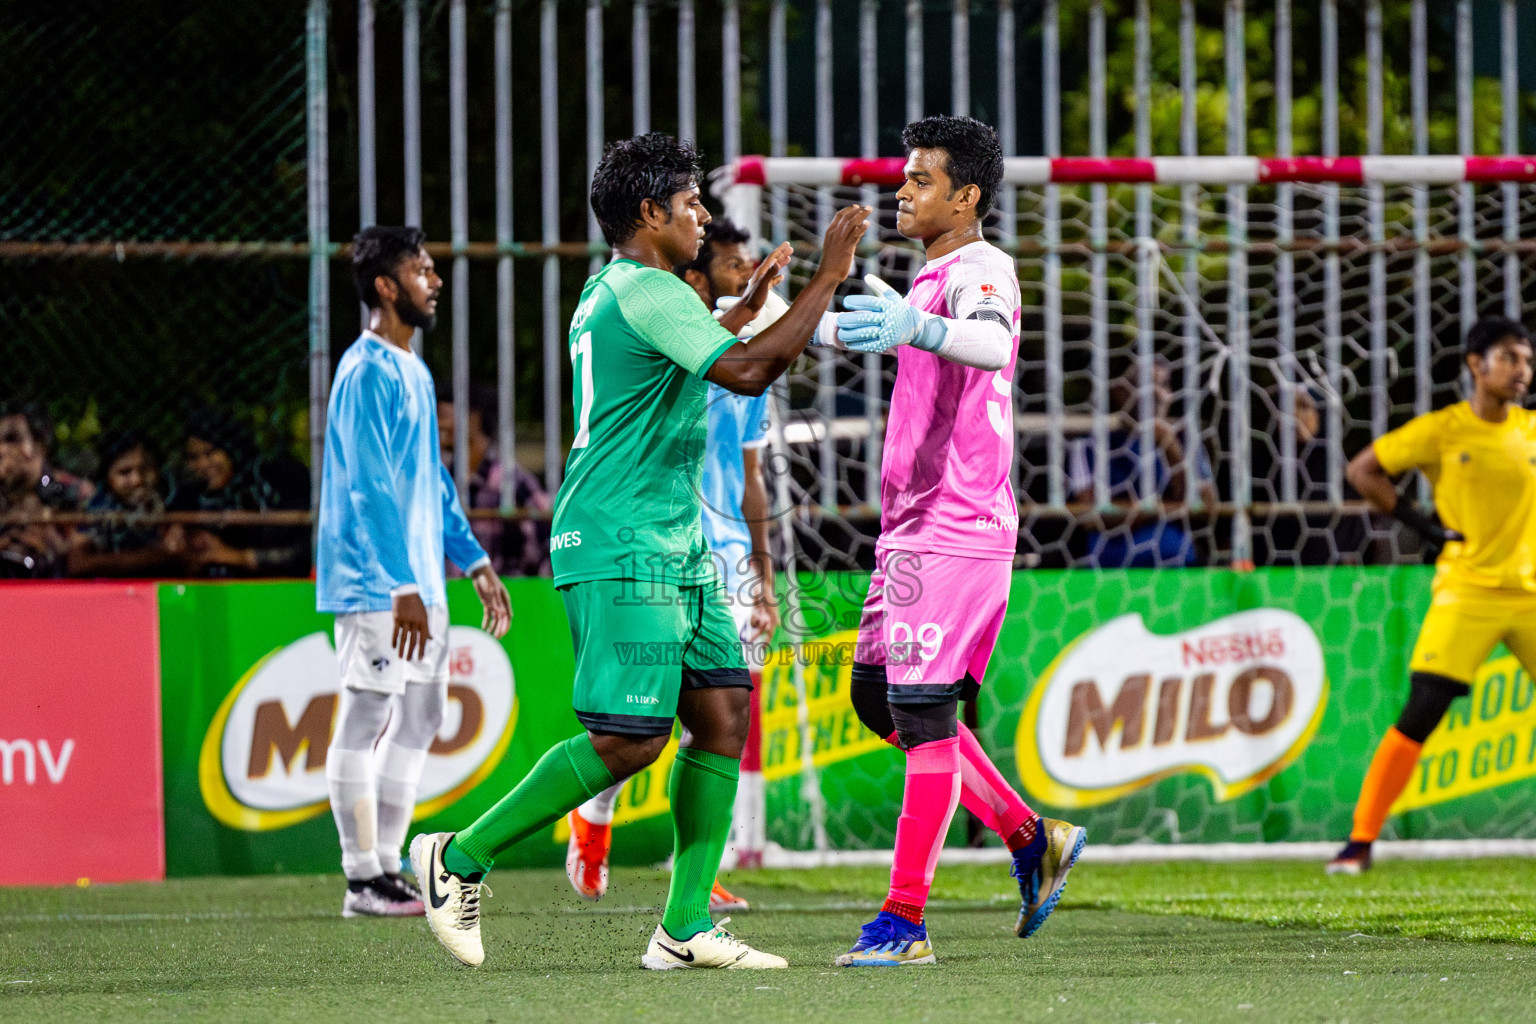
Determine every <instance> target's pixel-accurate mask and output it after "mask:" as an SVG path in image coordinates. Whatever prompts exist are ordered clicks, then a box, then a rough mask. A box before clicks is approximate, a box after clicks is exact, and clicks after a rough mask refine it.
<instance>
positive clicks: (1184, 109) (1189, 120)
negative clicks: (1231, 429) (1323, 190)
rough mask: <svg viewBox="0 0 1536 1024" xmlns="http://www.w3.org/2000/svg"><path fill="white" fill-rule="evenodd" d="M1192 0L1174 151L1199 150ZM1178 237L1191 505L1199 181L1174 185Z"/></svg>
mask: <svg viewBox="0 0 1536 1024" xmlns="http://www.w3.org/2000/svg"><path fill="white" fill-rule="evenodd" d="M1195 29H1196V25H1195V0H1182V2H1181V3H1180V4H1179V152H1180V153H1182V154H1183V155H1184V156H1199V155H1200V132H1199V117H1200V113H1199V107H1198V99H1197V93H1196V82H1197V80H1198V69H1197V68H1196V65H1195V60H1196V54H1197V51H1196V49H1195V43H1196V39H1195ZM1179 224H1180V229H1179V243H1180V247H1181V249H1182V250H1183V274H1184V279H1183V282H1182V287H1181V289H1180V290H1181V291H1182V292H1183V300H1184V301H1183V306H1182V309H1181V312H1182V314H1183V316H1182V318H1181V320H1182V323H1183V329H1184V330H1183V342H1184V345H1183V348H1184V358H1183V363H1184V379H1183V381H1182V385H1183V386H1182V389H1181V395H1180V401H1181V403H1182V405H1183V414H1184V424H1183V434H1184V453H1185V459H1184V497H1185V500H1187V501H1189V502H1190V503H1191V504H1192V505H1193V506H1194V507H1199V506H1200V505H1201V504H1202V502H1203V500H1204V499H1203V497H1202V495H1201V491H1200V475H1199V465H1198V463H1197V461H1196V457H1197V455H1198V453H1199V451H1200V444H1201V441H1200V248H1199V241H1200V186H1198V185H1194V184H1186V185H1184V186H1182V187H1181V188H1180V190H1179Z"/></svg>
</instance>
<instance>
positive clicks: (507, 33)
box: [495, 0, 517, 513]
mask: <svg viewBox="0 0 1536 1024" xmlns="http://www.w3.org/2000/svg"><path fill="white" fill-rule="evenodd" d="M495 35H496V48H495V54H496V68H495V94H496V140H495V141H496V250H497V253H498V255H497V257H496V450H497V453H498V454H499V455H500V456H501V465H502V474H501V493H500V494H498V495H497V504H498V506H499V507H500V509H501V511H502V512H503V513H506V512H511V511H512V509H513V508H514V507H515V505H516V503H517V474H516V473H514V472H512V467H513V466H514V465H515V464H516V461H517V419H516V415H517V396H516V394H515V382H516V381H517V350H516V346H515V344H514V341H515V338H516V334H515V331H516V321H515V319H514V313H515V309H516V307H515V306H514V305H513V291H512V283H513V277H512V251H511V250H512V243H513V237H512V0H496V18H495Z"/></svg>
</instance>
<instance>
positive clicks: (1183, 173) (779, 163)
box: [717, 156, 1536, 186]
mask: <svg viewBox="0 0 1536 1024" xmlns="http://www.w3.org/2000/svg"><path fill="white" fill-rule="evenodd" d="M903 162H904V161H903V160H902V158H901V157H876V158H872V159H860V158H850V157H765V156H744V157H742V158H741V159H740V160H737V161H736V162H735V163H734V164H731V165H729V166H727V167H724V168H721V170H720V171H719V172H717V174H719V175H720V176H721V178H723V181H721V184H724V185H727V186H730V185H747V186H751V185H757V186H772V185H804V186H816V185H823V186H828V185H842V186H858V185H900V184H901V182H902V171H901V169H902V164H903ZM717 180H719V179H717ZM1003 182H1004V183H1005V184H1009V185H1080V184H1094V183H1098V184H1142V185H1270V184H1282V183H1293V184H1336V185H1409V184H1416V185H1455V184H1461V183H1463V182H1536V156H1341V157H1321V156H1299V157H1260V156H1159V157H1151V158H1143V157H1075V156H1072V157H1033V156H1028V157H1009V158H1006V159H1004V160H1003Z"/></svg>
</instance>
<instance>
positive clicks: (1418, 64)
mask: <svg viewBox="0 0 1536 1024" xmlns="http://www.w3.org/2000/svg"><path fill="white" fill-rule="evenodd" d="M1425 5H1426V0H1413V7H1412V9H1411V10H1410V11H1409V22H1410V23H1409V41H1408V51H1409V53H1408V64H1409V66H1408V77H1409V94H1410V107H1411V109H1412V113H1411V119H1412V122H1413V152H1414V155H1416V156H1427V155H1428V154H1429V18H1428V12H1427V11H1426V9H1425ZM1413 240H1414V246H1415V247H1414V252H1413V368H1414V374H1413V384H1414V386H1413V414H1414V415H1415V416H1422V415H1423V414H1424V413H1427V412H1429V410H1430V403H1431V402H1432V401H1433V399H1434V394H1433V388H1434V376H1433V373H1432V370H1433V366H1432V365H1431V363H1430V360H1431V356H1430V342H1431V339H1432V337H1433V334H1434V326H1433V323H1432V320H1431V312H1430V293H1429V270H1430V267H1429V250H1428V248H1427V245H1428V243H1429V185H1428V184H1427V183H1420V184H1416V185H1414V186H1413ZM1431 493H1432V488H1431V485H1430V482H1429V478H1428V477H1425V476H1423V475H1420V477H1419V500H1420V501H1428V500H1429V499H1430V495H1431Z"/></svg>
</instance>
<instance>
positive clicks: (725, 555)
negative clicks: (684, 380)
mask: <svg viewBox="0 0 1536 1024" xmlns="http://www.w3.org/2000/svg"><path fill="white" fill-rule="evenodd" d="M708 402H709V437H708V440H707V441H706V442H705V446H704V473H703V476H702V479H701V481H700V494H701V495H702V497H703V501H702V502H701V503H700V505H701V508H702V515H701V521H702V525H703V527H704V542H705V543H706V544H708V545H709V550H710V551H711V552H713V553H714V554H715V556H716V562H717V564H718V565H720V567H721V569H722V570H723V572H724V574H725V575H724V583H725V587H726V593H727V595H728V596H729V597H730V599H731V600H732V601H737V600H740V599H741V595H742V593H743V590H742V587H743V585H744V584H745V583H746V582H747V577H746V576H745V575H744V574H743V573H742V569H741V567H742V564H743V563H744V562H745V561H746V558H747V556H748V555H750V554H751V553H752V527H751V525H750V524H748V522H747V519H746V516H745V515H743V514H742V511H741V500H742V498H743V497H744V496H745V494H746V490H747V469H746V463H745V461H744V460H743V459H742V454H741V450H742V449H743V448H761V447H763V446H765V445H767V443H768V393H767V392H766V391H765V392H763V393H762V394H761V395H758V396H756V397H755V398H754V397H750V396H747V395H737V394H733V393H731V392H729V391H727V390H725V389H724V388H722V387H721V386H720V385H718V384H711V385H710V386H709V398H708Z"/></svg>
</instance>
